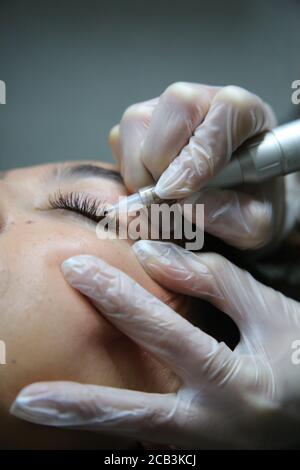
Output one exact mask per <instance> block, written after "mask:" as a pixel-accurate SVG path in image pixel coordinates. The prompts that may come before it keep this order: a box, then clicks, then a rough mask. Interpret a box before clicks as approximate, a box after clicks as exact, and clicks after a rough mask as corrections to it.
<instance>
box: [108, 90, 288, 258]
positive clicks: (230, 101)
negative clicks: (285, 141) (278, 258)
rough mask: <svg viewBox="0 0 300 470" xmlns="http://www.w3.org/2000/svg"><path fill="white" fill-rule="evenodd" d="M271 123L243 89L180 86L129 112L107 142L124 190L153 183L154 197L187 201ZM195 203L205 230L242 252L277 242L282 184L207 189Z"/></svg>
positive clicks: (261, 106)
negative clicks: (202, 206)
mask: <svg viewBox="0 0 300 470" xmlns="http://www.w3.org/2000/svg"><path fill="white" fill-rule="evenodd" d="M275 124H276V119H275V116H274V113H273V111H272V109H271V108H270V106H269V105H267V104H266V103H264V102H263V101H262V100H261V99H260V98H259V97H258V96H256V95H254V94H252V93H249V92H248V91H246V90H244V89H242V88H239V87H236V86H227V87H223V88H222V87H213V86H207V85H201V84H195V83H184V82H179V83H174V84H172V85H170V86H169V87H168V88H167V89H166V90H165V91H164V93H163V94H162V95H161V96H160V97H159V98H155V99H152V100H150V101H145V102H142V103H137V104H134V105H132V106H130V107H129V108H128V109H127V110H126V111H125V113H124V115H123V117H122V120H121V122H120V124H119V125H117V126H115V127H114V128H113V129H112V131H111V133H110V138H109V140H110V144H111V147H112V152H113V154H114V156H115V158H116V160H117V161H118V163H119V167H120V171H121V174H122V175H123V177H124V181H125V185H126V186H127V188H128V189H129V190H130V191H132V192H134V191H136V190H137V189H138V188H140V187H142V186H147V185H149V184H153V182H154V181H157V180H158V182H157V184H156V192H157V193H158V195H159V196H160V197H162V198H169V199H174V198H185V197H187V196H189V195H191V194H192V193H194V192H195V191H198V190H200V189H201V188H203V187H204V186H205V184H206V183H207V182H208V181H209V180H210V179H211V178H212V177H213V176H214V175H215V174H216V173H217V172H218V171H219V170H220V169H221V168H222V167H223V166H224V165H226V163H228V161H229V160H230V157H231V155H232V153H233V152H234V151H235V150H236V149H237V148H238V147H239V146H240V145H241V144H242V143H243V142H245V141H246V140H247V139H249V138H250V137H252V136H254V135H256V134H259V133H261V132H263V131H265V130H268V129H270V128H272V127H274V126H275ZM182 202H184V200H183V201H182ZM197 202H199V203H203V204H205V209H206V210H205V230H206V231H207V232H209V233H211V234H213V235H215V236H217V237H219V238H221V239H222V240H224V241H226V242H227V243H229V244H231V245H234V246H236V247H238V248H240V249H258V248H261V247H262V246H264V245H267V244H268V245H269V244H272V245H274V244H275V243H276V242H277V241H278V240H279V239H280V237H281V235H282V230H283V228H284V220H285V213H284V212H285V191H284V184H283V178H277V179H276V180H273V181H271V182H268V183H264V184H263V185H260V186H257V187H255V189H254V191H253V188H252V189H249V188H247V187H245V188H239V189H238V190H236V191H233V190H215V189H214V190H213V189H210V190H205V191H204V192H203V193H202V194H201V196H200V198H199V199H198V201H197Z"/></svg>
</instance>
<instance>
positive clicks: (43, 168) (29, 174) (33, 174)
mask: <svg viewBox="0 0 300 470" xmlns="http://www.w3.org/2000/svg"><path fill="white" fill-rule="evenodd" d="M87 164H89V165H95V166H99V167H102V168H107V169H111V170H115V171H117V167H116V165H113V164H110V163H106V162H102V161H94V160H75V161H72V160H71V161H68V162H57V163H46V164H42V165H35V166H30V167H24V168H15V169H12V170H7V171H1V172H0V180H1V179H2V180H4V179H5V180H11V179H13V180H18V179H20V180H24V179H35V178H43V177H44V176H47V175H49V174H51V172H53V171H55V170H59V169H63V168H67V167H69V166H71V165H87Z"/></svg>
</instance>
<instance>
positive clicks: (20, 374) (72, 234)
mask: <svg viewBox="0 0 300 470" xmlns="http://www.w3.org/2000/svg"><path fill="white" fill-rule="evenodd" d="M53 225H54V224H46V223H43V224H42V223H39V222H36V223H35V224H31V225H28V226H26V227H24V229H23V230H22V231H20V230H18V232H15V233H13V232H10V233H9V234H7V236H5V237H3V238H2V240H1V246H0V250H1V252H2V253H5V254H6V255H5V256H1V257H0V258H1V259H6V262H5V263H4V264H3V265H2V267H1V268H0V269H1V270H3V272H4V274H3V276H1V279H4V280H5V285H6V287H5V292H2V294H3V295H2V297H1V298H0V309H1V318H0V329H1V339H3V340H4V341H5V342H6V344H7V351H8V366H7V367H6V368H0V374H1V376H2V380H0V390H1V396H3V397H4V401H6V402H7V403H8V404H9V403H10V402H11V401H12V400H13V398H14V397H15V395H16V394H17V393H18V391H19V390H20V389H21V388H22V387H23V386H25V385H27V384H28V383H31V382H35V381H43V380H71V381H72V380H73V381H79V382H89V383H95V384H100V385H101V384H102V385H103V384H105V385H112V386H124V382H123V380H125V379H124V377H126V381H127V380H131V379H129V377H131V375H132V374H133V372H134V370H138V371H141V370H145V363H144V358H142V357H141V356H139V354H140V353H141V351H139V350H137V347H136V346H135V345H134V344H133V343H132V342H131V341H130V340H129V339H128V338H127V337H125V336H124V335H122V334H121V333H120V332H119V331H118V330H117V329H115V328H114V327H113V326H112V325H111V324H110V323H108V322H107V321H106V320H105V319H104V318H103V316H102V315H101V313H100V314H99V312H96V311H95V309H94V307H92V306H91V304H90V303H89V302H88V301H87V300H86V299H85V298H84V297H83V296H82V295H80V294H79V293H78V292H77V291H75V290H74V289H72V288H71V287H70V286H69V284H68V283H67V282H66V281H65V279H64V278H63V275H62V273H61V269H60V266H61V263H62V262H63V261H64V260H65V259H67V258H68V257H70V256H73V255H77V254H92V255H95V256H98V257H100V258H102V259H104V260H105V261H107V262H108V263H110V264H112V265H113V266H115V267H117V268H119V269H121V270H122V271H125V272H126V273H127V274H128V275H130V276H131V277H133V278H134V279H136V280H137V281H138V282H139V283H140V284H142V285H143V287H145V288H146V289H147V290H149V291H150V292H152V293H153V294H154V295H156V296H157V297H160V298H162V299H163V300H164V301H166V302H167V303H170V302H172V298H173V296H172V295H171V294H170V293H168V292H167V291H165V290H164V289H162V288H161V287H159V286H158V285H157V284H155V283H154V282H153V281H152V280H151V279H150V277H149V276H148V275H147V274H146V273H145V272H144V270H143V268H142V267H141V266H140V264H139V263H138V261H137V260H136V258H135V256H134V254H133V252H132V251H131V250H130V246H129V244H128V243H127V242H126V241H123V240H98V239H97V238H96V236H95V235H94V233H92V232H88V231H87V230H84V229H81V228H80V227H79V228H77V227H75V228H74V226H71V225H70V226H69V224H61V225H60V224H55V230H54V229H53ZM5 266H6V267H5ZM8 267H9V269H8ZM2 285H4V283H3V284H2ZM125 352H126V354H124V353H125ZM140 361H141V363H140ZM120 364H122V367H121V369H122V377H120ZM95 365H96V366H95ZM133 365H135V366H136V367H133ZM140 375H141V373H140V372H139V375H138V378H136V377H132V380H131V381H132V383H136V381H139V380H141V378H140ZM1 383H2V385H1ZM3 384H5V387H4V385H3ZM125 385H126V383H125Z"/></svg>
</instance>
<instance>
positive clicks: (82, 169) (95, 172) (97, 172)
mask: <svg viewBox="0 0 300 470" xmlns="http://www.w3.org/2000/svg"><path fill="white" fill-rule="evenodd" d="M58 175H59V177H63V178H73V177H75V178H107V179H109V180H111V181H116V182H118V183H122V184H124V181H123V178H122V176H121V174H120V173H119V172H118V171H116V170H112V169H110V168H104V167H103V166H98V165H92V164H80V165H67V166H63V167H57V168H55V169H54V171H53V173H52V176H53V177H57V176H58Z"/></svg>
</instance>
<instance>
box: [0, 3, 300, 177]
mask: <svg viewBox="0 0 300 470" xmlns="http://www.w3.org/2000/svg"><path fill="white" fill-rule="evenodd" d="M299 55H300V3H299V2H298V1H296V0H287V1H279V0H278V1H277V0H272V1H271V0H262V1H258V0H254V1H253V0H252V1H248V2H244V1H237V0H236V1H233V0H232V1H226V2H225V1H223V2H221V1H211V0H209V1H201V0H198V1H192V0H182V1H177V0H175V1H174V0H173V1H169V2H167V1H162V0H161V1H159V2H158V1H151V2H150V1H148V2H142V1H141V0H139V1H132V0H131V1H118V2H116V1H113V0H110V1H98V2H96V1H91V0H86V1H76V0H73V1H71V0H70V1H53V0H52V1H48V0H44V1H34V0H28V1H26V0H23V1H20V0H19V1H17V0H0V79H1V80H5V82H6V85H7V104H6V105H4V106H0V167H1V169H3V168H10V167H15V166H27V165H31V164H36V163H42V162H47V161H59V160H67V159H98V158H99V159H104V160H111V154H110V150H109V147H108V145H107V135H108V132H109V129H110V128H111V127H112V126H113V125H114V124H115V123H116V122H118V121H119V119H120V117H121V114H122V112H123V111H124V109H125V108H126V107H127V106H128V105H130V104H132V103H134V102H137V101H141V100H145V99H148V98H151V97H154V96H157V95H159V94H160V93H161V92H162V91H163V90H164V88H165V87H166V86H167V85H169V84H170V83H172V82H174V81H178V80H185V81H197V82H204V83H212V84H224V85H225V84H237V85H240V86H243V87H246V88H248V89H250V90H252V91H254V92H256V93H258V94H259V95H261V96H262V97H263V98H264V99H265V100H267V101H269V102H270V103H271V104H272V105H273V107H274V108H275V111H276V112H277V115H278V118H279V120H280V121H285V120H287V119H289V118H291V117H292V115H293V113H295V112H296V110H295V108H296V107H295V106H294V109H293V105H292V104H291V82H292V81H293V80H295V79H300V68H299V62H300V59H299ZM298 108H299V107H298Z"/></svg>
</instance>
